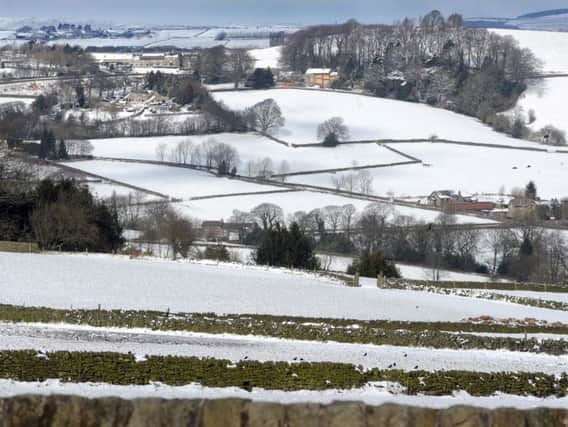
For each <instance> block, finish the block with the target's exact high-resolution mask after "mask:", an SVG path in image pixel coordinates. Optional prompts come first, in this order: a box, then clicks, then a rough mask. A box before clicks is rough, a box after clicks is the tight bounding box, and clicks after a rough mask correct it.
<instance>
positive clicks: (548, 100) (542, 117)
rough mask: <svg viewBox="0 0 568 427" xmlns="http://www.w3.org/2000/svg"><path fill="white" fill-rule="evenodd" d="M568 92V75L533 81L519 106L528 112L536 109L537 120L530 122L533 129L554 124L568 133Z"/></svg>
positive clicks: (520, 100)
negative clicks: (565, 106) (566, 109)
mask: <svg viewBox="0 0 568 427" xmlns="http://www.w3.org/2000/svg"><path fill="white" fill-rule="evenodd" d="M567 94H568V77H555V78H549V79H542V80H538V81H535V82H532V83H531V84H530V85H529V88H528V89H527V90H526V91H525V93H523V95H522V96H521V98H520V99H519V102H518V104H517V108H519V107H520V108H521V109H522V111H523V112H524V113H525V114H527V113H528V111H529V110H534V112H535V115H536V120H535V122H534V123H532V124H530V125H529V126H530V128H531V129H533V130H539V129H541V128H542V127H544V126H547V125H552V126H554V127H556V128H558V129H561V130H563V131H564V132H566V133H568V116H567V115H566V111H565V108H564V105H565V103H566V95H567Z"/></svg>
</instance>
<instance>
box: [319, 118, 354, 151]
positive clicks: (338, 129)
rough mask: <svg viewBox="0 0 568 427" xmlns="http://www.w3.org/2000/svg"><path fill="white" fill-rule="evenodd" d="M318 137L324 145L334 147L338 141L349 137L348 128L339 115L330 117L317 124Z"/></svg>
mask: <svg viewBox="0 0 568 427" xmlns="http://www.w3.org/2000/svg"><path fill="white" fill-rule="evenodd" d="M318 139H319V140H320V141H323V145H325V146H326V147H335V146H336V145H337V144H338V143H339V141H345V140H347V139H349V129H348V128H347V126H346V125H345V122H344V121H343V119H342V118H341V117H332V118H331V119H329V120H326V121H325V122H323V123H322V124H320V125H319V126H318Z"/></svg>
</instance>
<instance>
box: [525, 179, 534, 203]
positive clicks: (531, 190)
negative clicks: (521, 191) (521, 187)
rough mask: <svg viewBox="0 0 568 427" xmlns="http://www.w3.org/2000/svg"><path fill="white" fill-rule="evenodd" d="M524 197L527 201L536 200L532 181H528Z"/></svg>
mask: <svg viewBox="0 0 568 427" xmlns="http://www.w3.org/2000/svg"><path fill="white" fill-rule="evenodd" d="M525 197H526V198H527V199H531V200H536V184H535V183H534V182H533V181H529V183H528V184H527V186H526V187H525Z"/></svg>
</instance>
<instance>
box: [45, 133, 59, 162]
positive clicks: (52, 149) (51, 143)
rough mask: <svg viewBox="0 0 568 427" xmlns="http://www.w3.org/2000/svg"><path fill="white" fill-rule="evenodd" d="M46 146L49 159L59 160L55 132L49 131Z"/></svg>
mask: <svg viewBox="0 0 568 427" xmlns="http://www.w3.org/2000/svg"><path fill="white" fill-rule="evenodd" d="M46 146H47V158H48V159H50V160H56V159H57V141H56V140H55V135H54V134H53V131H51V130H50V131H47V140H46Z"/></svg>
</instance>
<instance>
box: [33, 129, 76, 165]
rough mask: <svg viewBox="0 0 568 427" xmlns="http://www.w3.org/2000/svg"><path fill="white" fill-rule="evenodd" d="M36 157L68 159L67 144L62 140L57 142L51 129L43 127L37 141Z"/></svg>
mask: <svg viewBox="0 0 568 427" xmlns="http://www.w3.org/2000/svg"><path fill="white" fill-rule="evenodd" d="M38 157H39V158H40V159H48V160H65V159H68V158H69V154H68V152H67V145H66V144H65V141H64V140H60V141H59V143H57V142H56V139H55V135H54V133H53V131H51V130H48V129H44V131H43V133H42V135H41V139H40V142H39V153H38Z"/></svg>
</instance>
